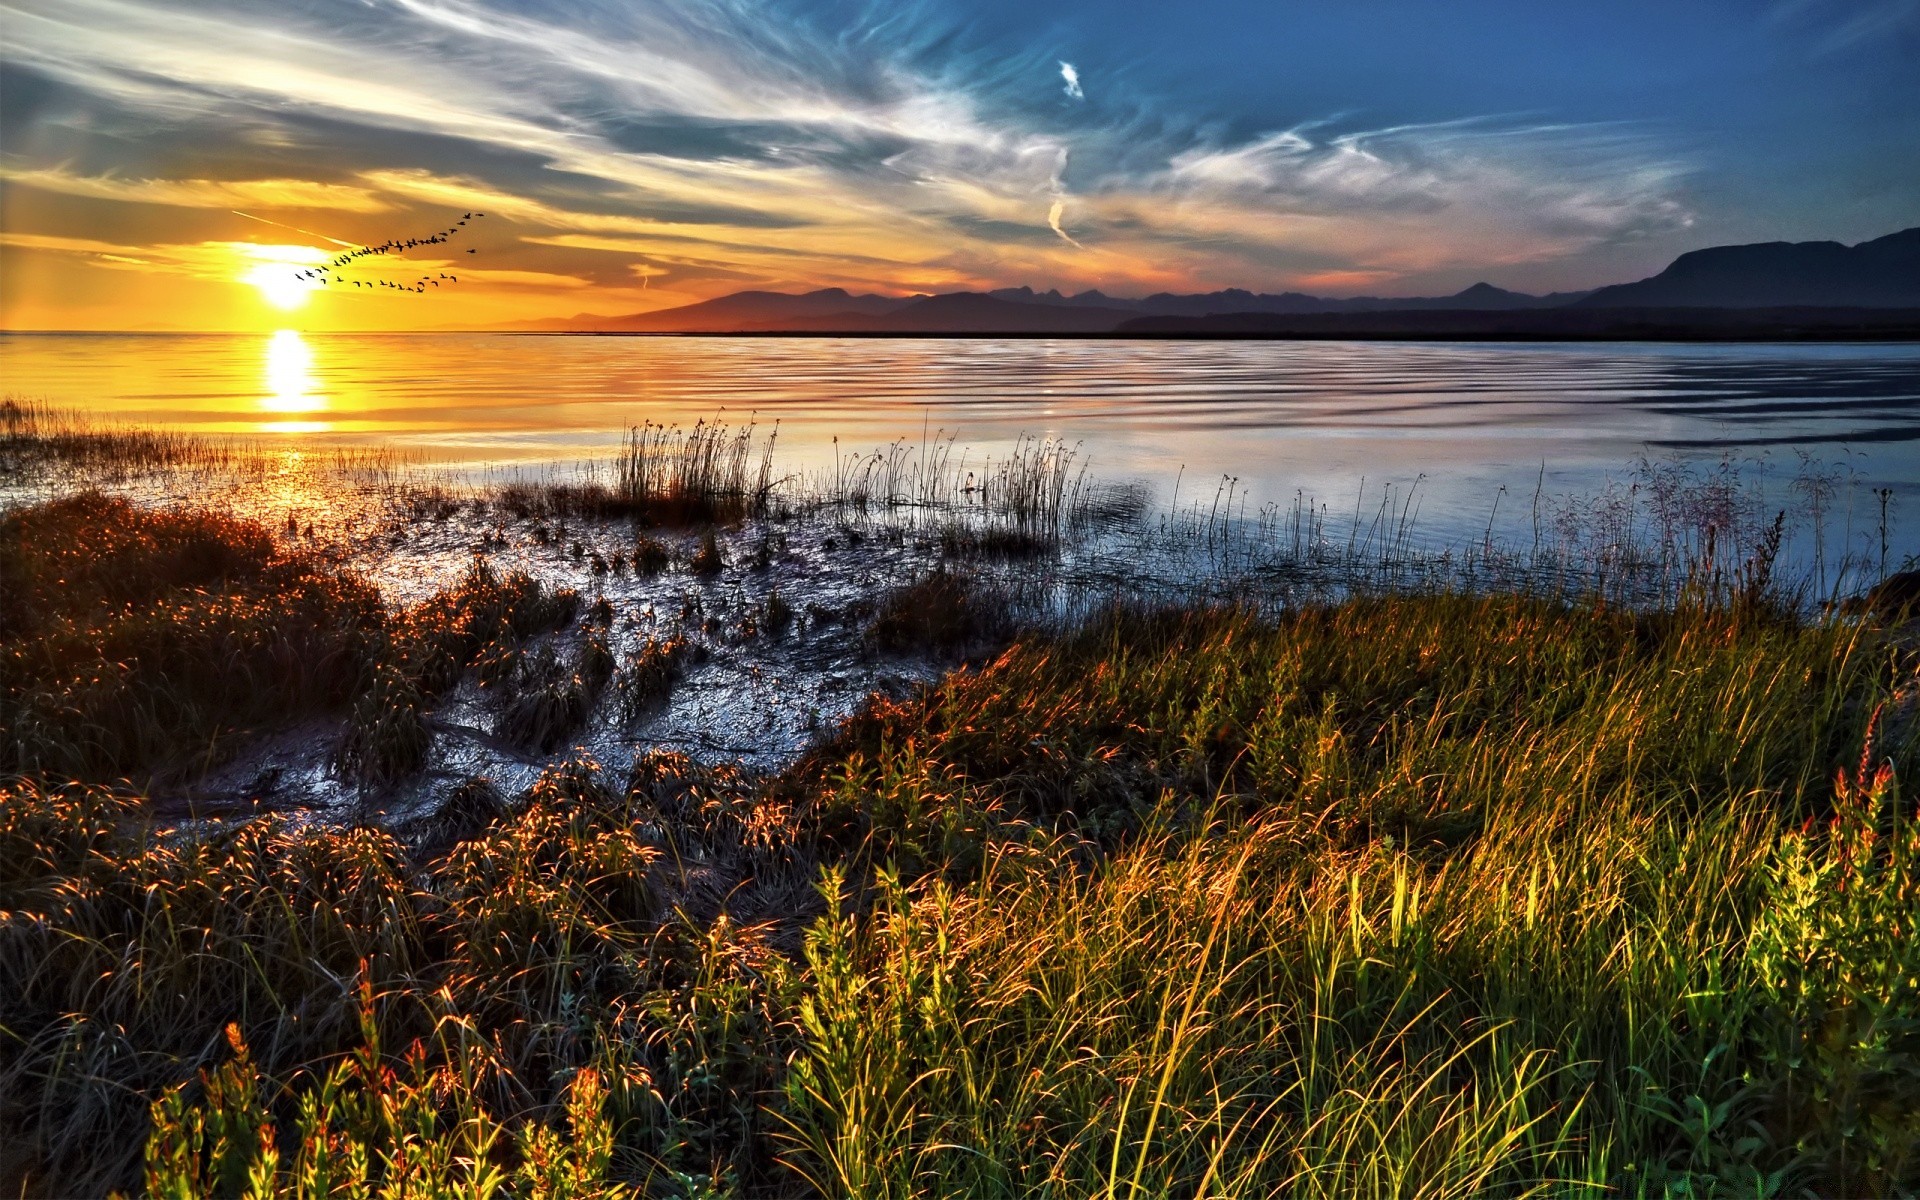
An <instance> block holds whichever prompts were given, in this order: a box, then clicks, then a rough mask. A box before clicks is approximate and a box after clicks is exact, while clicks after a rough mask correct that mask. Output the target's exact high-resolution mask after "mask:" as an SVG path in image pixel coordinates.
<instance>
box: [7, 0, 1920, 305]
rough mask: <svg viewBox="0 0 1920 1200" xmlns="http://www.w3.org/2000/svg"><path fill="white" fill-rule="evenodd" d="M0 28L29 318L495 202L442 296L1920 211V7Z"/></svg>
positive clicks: (66, 1)
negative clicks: (480, 236) (462, 284)
mask: <svg viewBox="0 0 1920 1200" xmlns="http://www.w3.org/2000/svg"><path fill="white" fill-rule="evenodd" d="M0 45H3V46H4V49H3V50H0V55H3V56H4V57H3V59H0V65H3V68H4V69H3V71H0V182H3V184H4V188H5V192H4V198H0V250H3V251H4V254H5V257H6V260H7V265H8V268H9V269H8V271H7V272H6V276H7V279H6V281H5V282H4V283H0V316H3V317H4V323H5V324H7V325H9V326H12V327H28V326H35V325H38V326H49V325H59V326H66V327H73V326H75V325H77V324H78V325H91V326H94V327H113V326H136V327H137V326H143V325H157V324H167V323H170V322H169V321H167V320H163V319H161V318H162V317H163V316H170V317H172V318H173V321H172V322H171V323H182V322H184V323H185V324H188V325H193V324H205V325H209V326H217V325H231V324H233V323H234V322H235V321H238V320H240V319H241V315H242V314H243V313H244V306H245V305H246V304H248V303H252V304H255V305H257V303H258V296H257V295H255V294H252V293H250V292H249V291H248V289H247V288H246V287H245V286H242V285H244V282H245V281H246V280H248V279H254V280H256V281H257V280H258V278H260V273H261V272H263V271H266V272H269V273H271V271H273V270H278V269H280V267H281V266H283V265H287V264H297V263H299V262H301V261H304V260H303V259H302V257H301V256H302V255H303V254H309V253H311V254H316V255H319V254H324V253H326V252H327V249H328V247H330V246H332V245H333V244H334V243H336V242H359V241H377V240H381V239H384V238H385V237H389V236H396V235H398V236H407V235H409V234H411V233H413V232H415V230H416V227H417V228H418V231H419V232H427V231H431V230H432V229H435V228H438V227H440V226H441V225H442V224H444V220H443V218H444V217H445V216H446V214H447V213H449V212H456V211H466V210H474V209H477V210H483V211H487V212H488V214H489V219H490V221H491V224H487V225H485V226H484V229H485V230H486V233H485V237H486V238H487V239H488V240H487V244H486V247H485V249H486V255H487V257H486V259H485V261H484V263H482V262H481V261H480V260H478V259H474V260H469V265H471V266H472V267H473V270H472V274H471V280H472V283H473V286H472V287H471V288H468V289H466V290H464V291H463V292H462V294H461V298H460V299H459V300H458V301H457V302H453V301H450V302H449V303H450V304H454V305H456V311H454V312H453V313H452V314H451V316H450V315H449V312H448V311H447V310H446V306H442V308H441V310H439V311H437V312H436V317H435V319H437V320H449V319H455V320H459V319H465V320H485V319H510V318H512V317H516V316H541V315H549V314H570V313H573V312H579V311H596V312H622V311H633V310H635V309H638V308H651V307H660V306H663V305H665V304H669V303H682V302H685V301H687V300H691V299H698V298H701V297H703V296H708V295H713V294H717V293H720V292H725V291H732V290H737V289H739V288H742V287H776V288H783V289H795V288H801V287H812V286H825V285H838V286H845V287H848V288H851V289H855V290H879V291H890V292H906V291H915V290H934V289H940V290H947V289H953V288H959V287H988V286H1000V285H1012V284H1022V283H1025V284H1031V285H1033V286H1036V287H1041V288H1044V287H1051V286H1057V287H1061V288H1063V289H1068V290H1078V289H1081V288H1088V287H1100V288H1103V289H1105V290H1107V291H1109V292H1113V293H1116V294H1142V293H1145V292H1149V291H1155V290H1162V289H1172V290H1203V289H1210V288H1216V287H1225V286H1241V287H1248V288H1254V289H1258V290H1268V291H1277V290H1287V289H1297V290H1304V291H1311V292H1317V293H1323V294H1347V295H1351V294H1361V293H1372V294H1434V293H1441V292H1447V291H1452V290H1457V289H1458V288H1459V287H1462V286H1465V285H1466V284H1469V283H1472V282H1475V281H1476V280H1480V279H1486V280H1489V281H1491V282H1494V283H1496V284H1500V285H1502V286H1506V287H1513V288H1519V289H1524V290H1531V291H1546V290H1555V289H1572V288H1583V287H1591V286H1596V285H1599V284H1604V283H1610V282H1617V281H1620V280H1625V279H1632V278H1637V277H1640V276H1643V275H1646V274H1649V273H1651V272H1652V271H1655V270H1657V269H1659V268H1660V267H1661V266H1663V265H1664V264H1665V263H1666V262H1667V261H1668V260H1670V259H1671V258H1672V257H1673V256H1674V255H1675V254H1677V253H1679V252H1681V251H1684V250H1687V249H1691V248H1695V247H1698V246H1702V245H1713V244H1721V243H1726V242H1735V241H1751V240H1770V239H1775V238H1786V239H1792V240H1805V239H1818V238H1834V239H1839V240H1842V241H1848V242H1853V241H1859V240H1862V239H1865V238H1870V237H1875V236H1879V235H1881V234H1884V233H1888V232H1891V231H1893V230H1895V229H1898V228H1902V227H1905V226H1910V225H1914V224H1920V0H1755V2H1753V3H1744V4H1736V3H1709V2H1689V3H1685V4H1676V3H1672V2H1671V0H1669V2H1668V3H1664V4H1654V3H1591V4H1582V5H1573V4H1550V5H1542V4H1537V3H1535V4H1521V3H1508V2H1490V0H1480V2H1464V0H1454V2H1452V3H1444V4H1443V3H1435V2H1427V3H1413V2H1410V0H1409V2H1391V3H1389V2H1373V3H1345V4H1339V3H1331V2H1322V3H1263V4H1255V3H1204V2H1202V3H1181V4H1165V3H1144V2H1137V0H1124V2H1113V0H1108V2H1103V3H1032V2H1031V0H1029V2H1027V3H1012V2H1008V0H991V2H986V3H972V4H965V5H960V4H933V3H919V4H913V3H907V4H872V5H868V4H843V3H834V4H812V5H797V4H761V3H753V2H749V0H726V2H708V0H659V2H656V3H610V2H601V3H590V2H579V0H545V2H540V3H534V2H518V3H504V2H501V3H483V2H479V0H301V2H297V3H263V2H258V0H200V2H197V3H191V4H189V3H175V4H162V3H151V2H145V0H4V2H0ZM329 239H331V240H329ZM328 303H330V304H331V303H332V301H329V302H328ZM412 311H413V313H414V315H412V316H409V315H407V314H406V312H404V311H403V310H401V309H398V308H392V307H389V308H387V309H379V308H375V307H371V301H369V302H368V303H366V304H363V305H362V306H361V307H360V308H358V309H348V308H345V307H341V306H339V305H335V306H334V308H332V309H327V310H325V312H323V313H322V314H321V315H322V316H324V317H325V318H326V319H325V321H323V322H322V323H323V324H324V323H327V322H332V323H334V324H340V325H356V324H357V325H359V326H361V327H366V326H390V325H395V324H405V323H407V322H408V321H410V320H417V319H418V315H417V314H418V310H417V309H416V310H412Z"/></svg>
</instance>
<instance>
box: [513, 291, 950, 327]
mask: <svg viewBox="0 0 1920 1200" xmlns="http://www.w3.org/2000/svg"><path fill="white" fill-rule="evenodd" d="M914 299H915V298H914V297H896V296H875V295H859V296H856V295H853V294H851V293H849V292H848V291H847V290H846V289H845V288H821V289H820V290H819V291H817V292H802V293H800V294H799V295H794V294H791V293H788V292H734V293H733V294H732V295H728V296H717V297H715V298H714V299H712V300H702V301H700V302H699V303H698V304H687V305H682V306H680V307H678V308H663V309H659V310H657V311H654V312H645V313H628V314H626V315H625V316H617V317H601V316H595V315H593V314H591V313H582V314H581V315H579V316H576V317H552V318H548V319H546V320H542V321H522V322H520V323H518V324H517V325H515V326H514V328H516V329H530V330H555V331H561V332H565V331H581V332H606V333H732V332H735V331H738V330H744V329H747V328H750V327H755V326H765V325H770V324H781V323H784V322H789V321H804V320H807V319H808V318H812V317H824V316H831V315H838V314H857V315H859V316H862V317H876V316H879V315H880V314H882V313H887V312H891V311H893V310H894V309H896V308H899V307H901V306H902V305H905V304H910V303H912V302H913V300H914Z"/></svg>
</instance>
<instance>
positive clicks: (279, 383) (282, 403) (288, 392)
mask: <svg viewBox="0 0 1920 1200" xmlns="http://www.w3.org/2000/svg"><path fill="white" fill-rule="evenodd" d="M264 384H265V391H264V393H263V394H262V395H261V397H260V408H261V409H262V410H263V411H265V412H270V413H286V414H289V415H290V416H291V415H294V414H303V415H304V414H312V413H318V412H323V411H325V410H326V408H327V407H328V405H327V397H326V395H325V394H324V393H322V392H321V391H320V390H319V382H318V381H317V380H316V379H315V378H314V374H313V348H312V347H311V346H309V345H307V342H306V339H305V338H303V337H301V336H300V334H299V333H298V332H297V331H296V330H292V329H282V330H279V331H277V332H275V333H274V334H273V335H272V336H271V337H269V338H268V339H267V353H266V370H265V379H264ZM260 428H261V430H262V431H264V432H266V433H323V432H325V431H326V430H328V429H330V428H332V425H331V424H330V423H329V422H327V421H321V420H315V419H313V418H312V417H311V416H310V415H308V416H306V419H304V420H284V421H268V422H265V423H263V424H262V425H261V426H260Z"/></svg>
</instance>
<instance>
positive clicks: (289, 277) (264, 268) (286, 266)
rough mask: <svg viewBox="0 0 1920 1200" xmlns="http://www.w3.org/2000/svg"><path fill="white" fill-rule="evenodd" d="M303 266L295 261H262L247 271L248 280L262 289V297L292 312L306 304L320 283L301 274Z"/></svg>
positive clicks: (279, 307)
mask: <svg viewBox="0 0 1920 1200" xmlns="http://www.w3.org/2000/svg"><path fill="white" fill-rule="evenodd" d="M300 270H301V268H300V267H297V266H295V265H294V264H293V263H261V264H260V265H259V266H257V267H255V268H254V269H253V270H251V271H249V272H247V274H246V275H245V276H243V278H244V279H245V281H246V282H248V283H250V284H252V285H253V286H255V287H257V288H259V289H260V295H261V298H262V299H264V300H265V301H266V302H267V303H268V304H271V305H273V306H274V307H275V308H278V309H283V310H285V311H287V312H291V311H293V310H294V309H296V308H300V307H302V306H304V305H305V304H306V302H307V297H309V296H311V295H313V292H314V289H315V288H317V287H319V286H320V285H319V284H317V283H315V282H313V281H312V280H308V279H302V278H300V276H299V272H300Z"/></svg>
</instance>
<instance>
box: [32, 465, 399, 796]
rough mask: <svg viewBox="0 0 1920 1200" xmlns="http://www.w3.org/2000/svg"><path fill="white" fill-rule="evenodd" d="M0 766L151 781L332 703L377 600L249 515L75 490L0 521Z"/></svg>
mask: <svg viewBox="0 0 1920 1200" xmlns="http://www.w3.org/2000/svg"><path fill="white" fill-rule="evenodd" d="M0 594H4V595H5V596H6V597H7V600H6V602H5V603H4V604H0V728H3V729H4V730H5V737H4V739H0V772H42V773H46V774H50V775H53V776H58V777H67V778H87V779H105V778H113V777H115V776H118V775H135V776H141V777H147V776H149V775H150V774H151V773H152V772H154V771H160V770H165V769H169V768H173V769H182V768H185V767H188V766H190V765H192V764H194V763H198V762H203V761H207V760H209V759H211V758H214V757H216V756H217V755H218V754H219V753H220V751H221V749H222V747H224V746H225V745H227V744H229V743H230V742H231V740H232V739H233V738H234V737H236V736H238V735H240V734H242V733H244V732H245V731H247V730H250V729H258V728H260V727H262V726H263V725H270V724H275V723H279V722H284V721H287V720H290V719H292V718H295V717H298V716H301V715H304V714H309V713H315V712H324V711H331V710H335V709H338V708H339V707H341V706H342V705H344V704H346V703H347V702H348V701H349V700H350V699H351V698H352V697H353V696H354V695H355V693H356V692H357V691H358V689H359V687H360V682H361V680H362V678H363V677H364V675H365V673H366V670H367V664H368V663H369V662H370V661H371V659H372V657H373V655H374V652H375V648H376V644H377V642H378V639H379V634H380V630H381V628H382V625H383V621H384V613H383V610H382V608H381V602H380V597H379V594H378V593H377V592H376V591H375V590H374V589H373V588H372V587H371V586H370V585H368V584H366V583H364V582H362V581H360V580H359V579H357V578H355V577H353V576H351V575H348V574H345V573H343V572H340V571H338V570H336V569H334V568H333V567H331V566H330V565H329V564H327V563H326V562H324V561H323V560H321V559H320V558H319V557H318V556H316V555H314V554H313V553H310V552H307V551H301V550H286V549H282V548H281V547H280V546H278V545H277V544H276V542H275V541H274V539H273V536H272V535H271V533H269V532H268V531H267V530H266V529H265V528H263V527H262V526H259V525H257V524H254V523H251V522H247V521H238V520H234V519H231V518H227V517H223V516H220V515H217V514H212V513H205V512H192V511H184V510H174V511H156V510H150V509H143V508H140V507H137V506H135V505H132V504H129V503H127V502H125V501H122V500H114V499H108V498H105V497H103V496H100V495H97V494H81V495H77V496H73V497H70V498H67V499H63V500H58V501H53V502H51V503H47V504H42V505H36V506H34V507H31V508H23V509H16V510H13V511H11V512H8V513H6V514H4V515H0Z"/></svg>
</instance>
